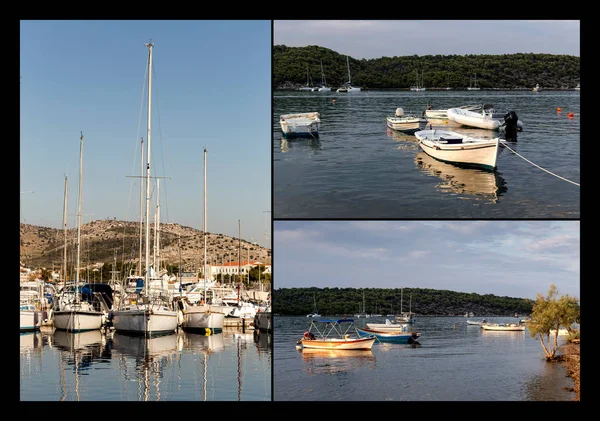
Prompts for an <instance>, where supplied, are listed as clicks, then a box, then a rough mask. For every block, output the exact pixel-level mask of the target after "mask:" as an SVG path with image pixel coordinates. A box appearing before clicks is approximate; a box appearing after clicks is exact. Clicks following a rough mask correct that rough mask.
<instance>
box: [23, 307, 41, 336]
mask: <svg viewBox="0 0 600 421" xmlns="http://www.w3.org/2000/svg"><path fill="white" fill-rule="evenodd" d="M20 319H21V332H32V331H35V330H39V328H40V323H41V320H40V319H41V315H40V314H39V312H38V311H36V310H21V316H20Z"/></svg>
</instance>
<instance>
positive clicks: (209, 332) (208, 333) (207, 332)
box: [206, 327, 211, 335]
mask: <svg viewBox="0 0 600 421" xmlns="http://www.w3.org/2000/svg"><path fill="white" fill-rule="evenodd" d="M206 334H207V335H210V334H211V330H210V328H209V327H207V328H206Z"/></svg>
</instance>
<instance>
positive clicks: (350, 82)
mask: <svg viewBox="0 0 600 421" xmlns="http://www.w3.org/2000/svg"><path fill="white" fill-rule="evenodd" d="M346 64H347V65H348V84H350V85H352V78H351V77H350V59H349V58H348V56H346Z"/></svg>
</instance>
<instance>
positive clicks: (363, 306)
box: [354, 291, 370, 319]
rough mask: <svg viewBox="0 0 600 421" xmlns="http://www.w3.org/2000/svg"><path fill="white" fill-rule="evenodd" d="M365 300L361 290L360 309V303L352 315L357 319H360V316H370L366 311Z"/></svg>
mask: <svg viewBox="0 0 600 421" xmlns="http://www.w3.org/2000/svg"><path fill="white" fill-rule="evenodd" d="M365 308H366V301H365V292H364V291H363V303H362V310H361V307H360V305H359V306H358V313H356V314H355V315H354V317H356V318H357V319H360V318H361V317H363V318H367V317H370V315H369V314H368V313H367V312H366V309H365Z"/></svg>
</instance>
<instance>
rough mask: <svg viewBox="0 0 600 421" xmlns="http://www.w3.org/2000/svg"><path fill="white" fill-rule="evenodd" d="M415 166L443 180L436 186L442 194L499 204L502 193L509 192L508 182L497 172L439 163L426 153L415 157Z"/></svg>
mask: <svg viewBox="0 0 600 421" xmlns="http://www.w3.org/2000/svg"><path fill="white" fill-rule="evenodd" d="M415 164H416V165H417V167H418V168H419V169H420V170H421V171H422V172H424V173H426V174H429V175H433V176H436V177H439V178H440V179H441V180H442V182H441V183H439V184H437V185H436V188H437V189H438V190H439V191H441V192H447V193H458V194H463V195H468V196H471V197H472V198H475V199H484V200H486V201H489V202H491V203H497V202H498V200H499V198H500V197H501V196H502V193H505V192H506V191H507V187H506V182H505V181H504V178H502V176H500V174H498V172H497V171H484V170H480V169H477V168H463V167H460V166H458V165H454V164H449V163H445V162H442V161H438V160H437V159H435V158H432V157H430V156H429V155H427V154H426V153H425V152H419V153H418V154H417V155H416V156H415Z"/></svg>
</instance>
